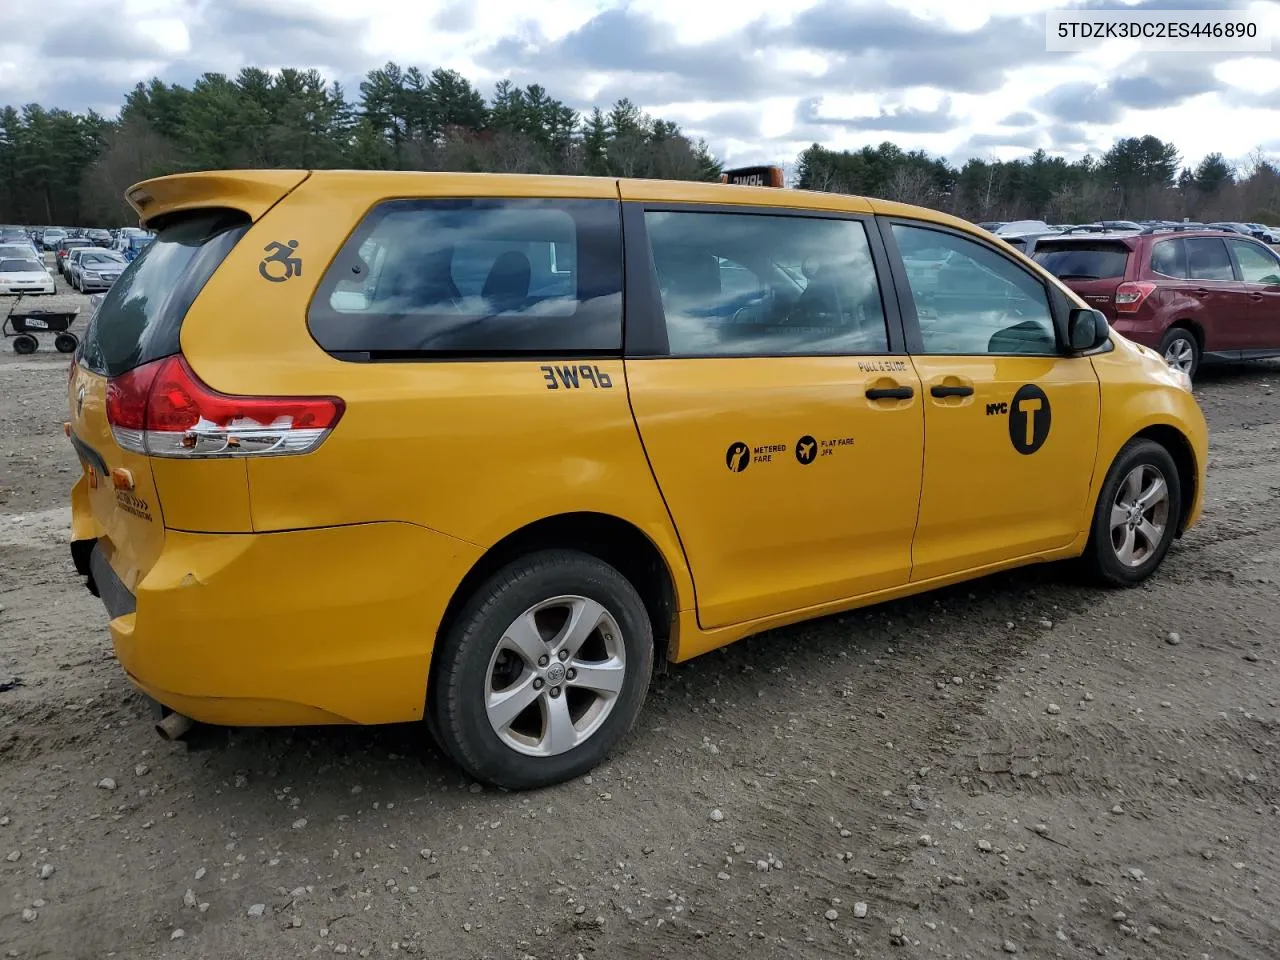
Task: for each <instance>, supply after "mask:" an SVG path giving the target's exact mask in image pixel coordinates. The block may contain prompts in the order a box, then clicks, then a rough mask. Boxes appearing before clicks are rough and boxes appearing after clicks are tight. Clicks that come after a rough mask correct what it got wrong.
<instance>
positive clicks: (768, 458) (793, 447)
mask: <svg viewBox="0 0 1280 960" xmlns="http://www.w3.org/2000/svg"><path fill="white" fill-rule="evenodd" d="M853 445H854V442H853V437H825V438H819V437H815V436H814V435H813V434H809V433H806V434H804V435H803V436H801V437H799V438H798V439H797V440H796V441H795V442H794V443H762V444H758V445H756V446H752V445H750V444H748V443H747V442H746V441H745V440H735V441H734V442H733V443H731V444H729V448H728V449H727V450H726V451H725V452H724V465H725V466H726V467H728V468H729V472H730V473H742V472H743V471H744V470H746V469H747V467H749V466H751V464H753V463H760V464H770V463H785V462H787V460H788V457H787V456H786V454H788V453H791V454H793V455H794V457H795V461H796V463H798V464H800V465H801V466H802V467H807V466H809V465H810V464H813V463H817V462H820V461H822V460H823V459H824V458H826V457H831V456H834V455H835V453H836V452H837V451H838V450H840V449H842V448H845V447H852V446H853Z"/></svg>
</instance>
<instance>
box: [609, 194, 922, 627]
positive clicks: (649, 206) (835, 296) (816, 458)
mask: <svg viewBox="0 0 1280 960" xmlns="http://www.w3.org/2000/svg"><path fill="white" fill-rule="evenodd" d="M621 189H622V191H623V199H624V201H627V200H630V201H631V202H625V203H624V224H625V231H626V249H627V270H628V275H627V276H628V283H627V332H626V344H627V359H626V366H627V384H628V387H629V390H630V395H631V404H632V409H633V410H634V413H635V419H636V423H637V425H638V426H639V429H640V435H641V439H642V440H643V442H644V447H645V451H646V452H647V454H648V457H649V462H650V464H651V465H652V468H653V472H654V475H655V477H656V478H657V481H658V485H659V488H660V489H661V491H662V495H663V497H664V499H665V500H666V503H667V506H668V508H669V510H670V511H671V515H672V519H673V520H674V522H675V526H676V529H677V530H678V532H679V535H680V539H681V542H682V544H683V546H684V550H685V553H686V556H687V558H688V561H689V565H690V569H691V571H692V575H693V580H694V587H695V591H696V595H697V605H698V618H699V622H700V624H701V625H702V626H703V627H704V628H714V627H720V626H725V625H728V624H734V623H742V622H746V621H750V620H756V619H760V618H764V617H768V616H771V615H775V614H782V613H787V612H791V611H797V610H803V609H808V608H814V607H819V606H821V605H823V604H828V603H832V602H836V601H841V600H844V599H846V598H852V597H857V596H862V595H866V594H871V593H875V592H876V591H880V590H885V589H889V588H892V587H896V586H900V585H902V584H905V583H906V582H907V581H908V578H909V575H910V561H911V537H912V533H913V530H914V528H915V520H916V509H917V503H918V496H919V490H920V474H921V466H922V455H923V439H924V436H923V427H924V416H923V410H922V405H921V404H922V401H921V396H920V383H919V380H918V379H917V378H916V375H915V373H914V371H913V370H912V368H911V364H910V361H909V360H908V359H907V357H906V355H905V353H904V350H903V340H902V335H901V328H900V322H899V318H898V315H897V310H896V308H895V305H894V301H893V299H892V297H888V298H885V297H882V295H881V285H880V281H881V279H884V280H886V282H887V274H886V273H885V260H884V253H883V247H882V245H881V242H880V240H879V237H878V236H877V234H876V232H875V227H874V222H873V221H871V220H870V218H869V217H868V216H866V215H862V216H858V215H841V214H838V213H831V214H826V213H821V212H813V211H796V210H785V209H777V208H773V209H770V208H767V207H751V206H745V205H744V206H733V207H720V206H711V205H706V206H701V205H696V204H689V203H678V204H673V203H665V204H664V203H661V202H656V201H652V202H645V201H649V200H650V197H649V196H646V195H645V194H644V193H643V191H645V190H649V189H652V188H651V187H649V186H648V185H645V184H632V183H629V182H626V181H624V182H623V183H622V185H621Z"/></svg>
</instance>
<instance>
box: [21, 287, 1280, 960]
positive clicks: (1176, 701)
mask: <svg viewBox="0 0 1280 960" xmlns="http://www.w3.org/2000/svg"><path fill="white" fill-rule="evenodd" d="M86 314H87V311H86ZM82 324H83V319H82V320H81V325H82ZM65 370H66V358H65V357H64V356H62V355H59V354H55V353H53V351H52V348H51V346H50V347H48V348H44V349H42V351H41V352H40V353H39V354H37V355H36V356H34V357H30V358H18V357H15V356H14V355H13V354H12V353H11V352H9V351H8V350H7V349H6V350H5V351H4V352H3V354H2V355H0V455H2V459H0V690H3V691H4V692H2V693H0V891H3V892H2V894H0V950H2V951H4V954H5V955H6V956H9V957H50V958H58V960H63V958H81V957H84V958H89V957H92V958H101V957H110V956H118V957H129V958H140V960H147V958H160V957H164V958H169V957H173V958H185V957H192V958H194V957H217V958H254V960H263V958H277V957H302V956H312V955H314V954H317V953H319V954H328V953H334V954H346V955H352V956H360V957H390V956H393V955H396V954H408V955H411V956H415V955H416V956H423V957H448V958H454V957H459V958H471V957H476V958H480V957H492V958H526V957H534V958H539V960H550V958H571V960H572V958H577V957H582V958H590V957H597V958H610V960H613V958H629V957H636V958H651V957H666V956H670V957H681V958H685V957H688V956H690V954H691V953H696V955H697V956H698V957H700V958H733V960H740V958H743V957H780V956H788V957H842V958H844V957H851V956H852V957H859V956H861V957H875V958H879V957H891V956H893V957H941V958H946V957H955V958H962V957H975V958H976V957H989V956H1003V955H1006V954H1010V953H1017V954H1021V955H1025V956H1031V957H1062V958H1072V957H1094V956H1102V957H1117V958H1120V957H1124V958H1162V960H1163V958H1189V960H1195V958H1200V957H1211V958H1268V957H1271V958H1274V957H1276V956H1277V955H1278V954H1280V817H1278V816H1277V814H1278V813H1280V806H1278V804H1280V763H1278V762H1277V750H1276V741H1277V739H1278V738H1280V651H1278V650H1277V628H1276V623H1277V621H1278V619H1280V616H1278V615H1280V590H1277V588H1276V581H1277V579H1280V572H1278V571H1280V566H1278V562H1280V514H1278V513H1277V510H1276V508H1275V502H1276V497H1277V496H1280V466H1278V465H1277V462H1278V461H1277V454H1278V453H1280V398H1277V397H1276V395H1275V391H1274V388H1273V385H1274V384H1275V383H1276V381H1277V380H1280V368H1277V367H1275V366H1266V365H1262V366H1239V367H1232V368H1228V369H1222V370H1216V371H1212V372H1206V374H1205V375H1204V377H1203V380H1202V382H1201V384H1200V385H1199V387H1198V393H1199V394H1200V397H1201V402H1202V403H1203V405H1204V407H1205V410H1206V412H1207V415H1208V418H1209V422H1210V426H1211V430H1212V448H1213V454H1212V456H1213V462H1212V464H1211V465H1210V472H1209V477H1210V480H1209V483H1210V486H1209V490H1208V502H1207V507H1206V511H1205V518H1204V521H1203V523H1202V525H1201V526H1199V527H1198V528H1197V529H1196V530H1195V531H1193V532H1192V533H1191V534H1190V535H1189V536H1188V537H1187V538H1186V539H1185V540H1184V541H1182V542H1181V543H1180V544H1179V545H1178V546H1177V547H1175V549H1174V551H1173V553H1172V554H1171V555H1170V557H1169V560H1168V561H1167V563H1166V565H1165V567H1164V569H1163V570H1162V572H1161V573H1160V574H1159V575H1158V576H1157V578H1156V579H1155V580H1154V581H1153V582H1151V583H1150V584H1148V585H1146V586H1144V587H1142V588H1140V589H1137V590H1134V591H1127V592H1096V591H1093V590H1091V589H1086V588H1083V587H1081V586H1078V585H1076V584H1075V583H1074V582H1073V581H1072V580H1071V578H1070V577H1069V575H1068V574H1067V572H1066V571H1063V570H1061V569H1056V568H1046V569H1040V570H1032V571H1026V572H1021V573H1018V574H1014V575H1006V576H999V577H994V578H990V579H986V580H982V581H980V582H977V583H973V584H969V585H966V586H963V587H960V588H956V589H952V590H948V591H945V592H943V593H940V594H936V595H931V596H928V597H924V598H920V599H916V600H912V601H906V602H900V603H895V604H891V605H888V606H884V607H879V608H875V609H872V610H867V611H862V612H858V613H854V614H850V615H846V616H841V617H834V618H829V619H826V620H823V621H819V622H815V623H811V624H808V625H805V626H802V627H797V628H792V629H787V630H780V631H775V632H773V633H770V634H767V635H764V636H760V637H757V638H753V639H751V640H748V641H745V642H743V643H740V644H737V645H735V646H734V647H732V648H730V649H728V650H726V651H721V652H718V653H713V654H710V655H708V656H707V657H704V658H702V659H701V660H699V661H694V662H692V663H690V664H687V665H683V666H677V667H673V668H672V669H671V670H670V672H668V673H667V674H666V675H665V676H663V677H661V678H659V679H658V680H657V682H656V685H655V689H654V692H653V694H652V696H651V697H650V699H649V701H648V703H647V705H646V709H645V712H644V714H643V716H642V719H641V724H640V726H639V728H638V729H637V731H636V733H635V734H634V735H633V736H632V737H631V739H630V740H629V741H628V742H627V743H626V744H625V745H624V748H623V749H622V751H621V752H620V753H619V754H618V755H617V756H616V758H615V760H614V762H613V763H612V764H610V765H609V766H607V767H605V768H602V769H600V770H598V771H596V772H595V774H594V775H593V776H591V777H587V778H583V779H581V780H578V781H575V782H573V783H571V784H567V785H564V786H561V787H558V788H554V789H550V790H545V791H541V792H539V793H536V794H508V793H503V792H497V791H491V790H486V789H481V788H480V787H479V786H478V785H475V784H471V783H469V782H467V781H466V780H465V779H464V778H462V777H461V776H460V774H459V773H458V771H457V770H456V769H455V768H454V767H453V766H451V765H450V764H449V763H448V762H446V761H445V760H443V759H442V758H441V757H440V756H439V755H438V754H437V752H436V751H435V749H434V748H433V747H432V746H431V745H430V743H429V741H428V739H427V737H426V735H425V734H424V732H423V731H422V730H421V729H419V728H418V727H417V726H416V725H412V726H404V727H395V728H381V729H324V730H241V731H225V730H221V731H214V730H202V731H200V735H199V736H197V737H195V738H194V739H192V740H190V741H188V742H186V743H181V744H168V743H165V742H164V741H162V740H160V739H159V738H158V737H157V736H156V735H155V733H154V732H153V730H152V729H151V724H150V722H149V720H148V715H147V712H146V709H145V706H144V704H143V703H142V701H141V700H140V699H139V697H138V696H137V695H136V694H135V693H134V692H133V691H132V689H131V688H130V686H129V684H128V683H127V682H126V680H125V678H124V676H123V674H122V673H121V671H120V669H119V668H118V666H117V665H116V664H115V662H114V660H113V658H112V653H111V649H110V644H109V641H108V638H107V634H106V629H105V614H104V612H103V610H102V607H101V605H100V603H99V602H98V601H97V600H95V599H94V598H92V597H91V596H89V595H88V593H87V592H86V591H85V589H84V587H83V586H82V584H81V582H80V581H79V580H78V579H77V578H76V576H75V575H74V573H73V571H72V569H71V564H70V559H69V556H68V554H67V550H66V546H65V536H66V525H67V516H68V514H67V511H66V498H67V489H68V487H69V485H70V483H71V481H72V479H73V477H74V476H75V472H76V469H77V468H76V464H75V461H74V458H73V455H72V452H71V450H70V449H69V447H68V445H67V444H66V442H65V440H64V439H63V438H62V435H61V431H60V423H61V422H62V420H63V419H64V409H63V403H64V399H63V385H64V383H65V379H64V374H65ZM8 681H20V683H19V684H18V685H16V686H9V685H8V683H7V682H8Z"/></svg>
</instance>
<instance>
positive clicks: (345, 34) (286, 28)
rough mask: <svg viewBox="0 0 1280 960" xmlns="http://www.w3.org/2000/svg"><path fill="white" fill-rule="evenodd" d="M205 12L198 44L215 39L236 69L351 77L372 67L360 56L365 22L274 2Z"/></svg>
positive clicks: (214, 5) (221, 1)
mask: <svg viewBox="0 0 1280 960" xmlns="http://www.w3.org/2000/svg"><path fill="white" fill-rule="evenodd" d="M200 12H201V23H200V24H199V26H198V27H193V28H192V29H191V35H192V38H193V41H196V40H197V38H200V37H208V36H209V35H210V34H212V35H213V36H215V37H217V40H216V41H215V49H219V50H220V51H221V52H222V53H223V54H224V56H226V57H228V58H232V57H234V58H235V59H234V60H233V61H232V62H233V63H235V64H236V65H237V67H238V65H240V64H252V65H259V66H260V65H265V64H277V63H283V64H286V65H291V66H292V65H297V66H300V67H312V66H314V67H318V68H326V67H327V68H329V69H330V70H332V71H334V72H347V71H354V70H368V69H370V66H371V65H370V64H368V58H367V57H366V56H365V54H363V53H362V52H361V44H362V42H363V40H364V37H365V35H366V34H367V33H368V31H369V23H368V18H366V17H362V18H359V19H351V18H347V17H336V16H332V15H329V14H324V13H321V12H319V11H316V10H313V9H311V8H310V7H308V6H306V5H305V4H301V3H295V4H292V5H288V6H286V5H284V4H278V3H271V2H269V0H204V3H203V4H202V6H201V11H200ZM224 70H226V71H227V72H231V73H234V72H235V70H234V69H230V68H224Z"/></svg>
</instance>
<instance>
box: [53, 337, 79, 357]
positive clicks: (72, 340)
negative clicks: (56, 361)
mask: <svg viewBox="0 0 1280 960" xmlns="http://www.w3.org/2000/svg"><path fill="white" fill-rule="evenodd" d="M53 345H54V346H55V347H57V349H58V352H59V353H74V352H75V349H76V347H78V346H79V345H80V341H79V339H78V338H77V337H76V335H75V334H74V333H60V334H58V335H57V336H56V337H54V338H53Z"/></svg>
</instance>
